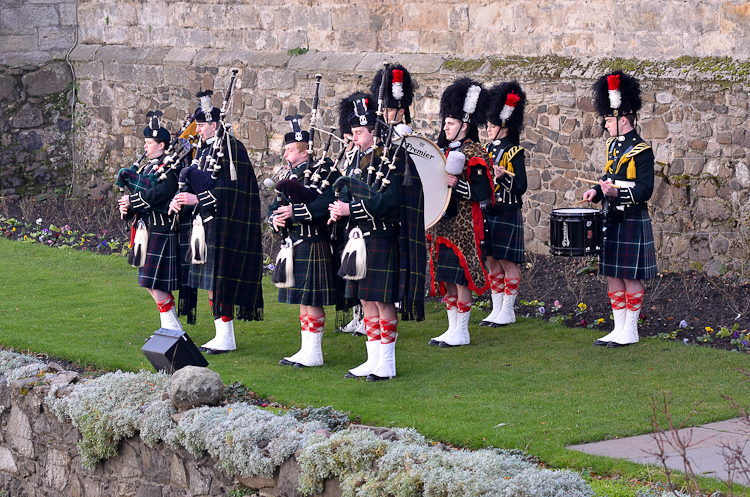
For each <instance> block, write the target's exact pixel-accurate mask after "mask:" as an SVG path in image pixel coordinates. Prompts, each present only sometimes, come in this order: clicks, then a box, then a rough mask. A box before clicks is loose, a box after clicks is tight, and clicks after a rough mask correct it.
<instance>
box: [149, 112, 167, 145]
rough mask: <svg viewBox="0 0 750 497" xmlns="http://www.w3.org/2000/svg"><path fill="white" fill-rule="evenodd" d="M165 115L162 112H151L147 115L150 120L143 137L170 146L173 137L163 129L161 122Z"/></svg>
mask: <svg viewBox="0 0 750 497" xmlns="http://www.w3.org/2000/svg"><path fill="white" fill-rule="evenodd" d="M162 115H163V113H162V112H161V111H158V110H157V111H150V112H149V113H148V114H146V118H148V126H146V127H145V128H143V137H144V138H153V139H154V140H156V141H158V142H161V143H165V144H168V143H169V142H170V141H171V138H172V136H171V135H170V134H169V131H167V130H166V128H163V127H162V126H161V122H160V121H159V119H160V118H161V116H162Z"/></svg>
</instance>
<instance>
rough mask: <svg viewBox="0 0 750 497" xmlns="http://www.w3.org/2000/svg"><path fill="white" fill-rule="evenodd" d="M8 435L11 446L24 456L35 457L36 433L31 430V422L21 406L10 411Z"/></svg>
mask: <svg viewBox="0 0 750 497" xmlns="http://www.w3.org/2000/svg"><path fill="white" fill-rule="evenodd" d="M7 435H8V438H9V439H10V444H11V446H12V447H13V448H14V449H15V450H16V451H17V452H18V453H19V454H20V455H22V456H23V457H26V458H29V459H31V458H33V457H34V442H33V440H34V434H33V433H32V431H31V423H29V418H28V416H27V415H26V413H25V412H23V410H22V409H20V408H19V407H14V408H13V409H11V411H10V420H9V421H8V427H7Z"/></svg>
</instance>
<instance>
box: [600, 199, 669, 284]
mask: <svg viewBox="0 0 750 497" xmlns="http://www.w3.org/2000/svg"><path fill="white" fill-rule="evenodd" d="M600 271H601V274H603V275H604V276H611V277H614V278H625V279H629V280H647V279H651V278H654V277H656V273H657V268H656V250H655V249H654V233H653V230H652V228H651V217H650V216H649V215H648V211H647V210H646V209H643V210H641V211H639V212H637V213H635V214H631V215H630V216H629V217H627V218H626V219H625V221H623V222H621V223H618V224H615V225H614V226H612V225H610V226H608V227H607V230H606V231H605V234H604V245H603V247H602V256H601V268H600Z"/></svg>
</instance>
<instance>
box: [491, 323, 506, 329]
mask: <svg viewBox="0 0 750 497" xmlns="http://www.w3.org/2000/svg"><path fill="white" fill-rule="evenodd" d="M489 326H490V328H502V327H503V326H508V325H507V324H500V323H490V325H489Z"/></svg>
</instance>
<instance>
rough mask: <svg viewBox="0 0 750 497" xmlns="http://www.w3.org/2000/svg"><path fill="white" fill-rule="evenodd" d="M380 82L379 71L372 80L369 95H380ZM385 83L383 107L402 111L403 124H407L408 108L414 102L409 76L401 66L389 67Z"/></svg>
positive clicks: (408, 118) (412, 85)
mask: <svg viewBox="0 0 750 497" xmlns="http://www.w3.org/2000/svg"><path fill="white" fill-rule="evenodd" d="M382 81H383V71H382V70H380V71H378V72H377V73H376V74H375V77H374V78H373V79H372V84H371V85H370V95H378V94H379V93H380V85H381V83H382ZM385 81H386V84H385V106H386V107H388V108H389V109H404V122H405V123H406V124H409V123H410V122H411V113H410V112H409V107H411V104H412V102H414V84H413V83H412V80H411V74H409V71H407V70H406V68H405V67H404V66H402V65H401V64H393V65H389V66H388V74H387V75H386V80H385ZM376 104H377V102H376Z"/></svg>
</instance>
